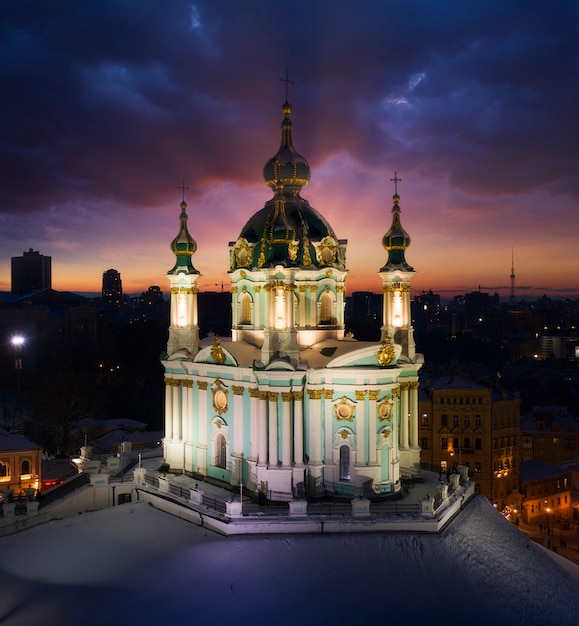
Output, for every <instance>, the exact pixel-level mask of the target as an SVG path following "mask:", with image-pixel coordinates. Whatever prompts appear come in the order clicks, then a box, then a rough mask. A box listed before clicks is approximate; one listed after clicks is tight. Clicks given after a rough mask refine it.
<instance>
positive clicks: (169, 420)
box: [165, 378, 173, 440]
mask: <svg viewBox="0 0 579 626" xmlns="http://www.w3.org/2000/svg"><path fill="white" fill-rule="evenodd" d="M165 439H167V440H171V439H173V379H172V378H165Z"/></svg>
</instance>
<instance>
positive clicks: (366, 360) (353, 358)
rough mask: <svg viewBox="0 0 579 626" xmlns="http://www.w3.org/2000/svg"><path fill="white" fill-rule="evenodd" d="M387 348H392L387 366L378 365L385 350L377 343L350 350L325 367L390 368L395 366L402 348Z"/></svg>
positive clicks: (391, 345) (394, 346)
mask: <svg viewBox="0 0 579 626" xmlns="http://www.w3.org/2000/svg"><path fill="white" fill-rule="evenodd" d="M387 347H388V348H393V355H392V359H391V361H389V363H388V365H381V364H380V357H381V355H382V353H383V351H384V349H385V345H384V344H382V343H377V344H374V345H371V346H367V347H365V348H359V349H358V350H352V351H351V352H347V353H346V354H342V355H340V356H338V357H336V358H335V359H332V360H331V361H330V362H329V363H328V364H327V365H326V367H327V368H338V367H377V368H383V367H392V366H395V365H396V363H397V361H398V357H399V356H400V354H401V353H402V346H400V345H398V344H387Z"/></svg>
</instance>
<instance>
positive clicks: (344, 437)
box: [340, 430, 348, 439]
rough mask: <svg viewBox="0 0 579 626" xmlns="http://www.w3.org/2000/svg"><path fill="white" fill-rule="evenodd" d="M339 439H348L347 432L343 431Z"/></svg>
mask: <svg viewBox="0 0 579 626" xmlns="http://www.w3.org/2000/svg"><path fill="white" fill-rule="evenodd" d="M340 437H341V438H342V439H347V438H348V431H347V430H343V431H342V432H341V433H340Z"/></svg>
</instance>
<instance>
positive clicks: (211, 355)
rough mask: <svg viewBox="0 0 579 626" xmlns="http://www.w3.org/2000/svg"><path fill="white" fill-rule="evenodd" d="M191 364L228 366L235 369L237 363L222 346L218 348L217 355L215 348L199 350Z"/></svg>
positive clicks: (208, 347) (209, 347)
mask: <svg viewBox="0 0 579 626" xmlns="http://www.w3.org/2000/svg"><path fill="white" fill-rule="evenodd" d="M193 363H215V364H216V365H228V366H233V367H237V361H236V360H235V358H234V357H233V355H232V354H231V352H229V350H226V349H225V348H224V347H223V346H219V353H218V354H216V352H215V346H214V345H213V346H207V347H205V348H201V350H199V352H198V353H197V354H196V355H195V358H194V359H193Z"/></svg>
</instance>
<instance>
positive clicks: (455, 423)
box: [452, 415, 458, 426]
mask: <svg viewBox="0 0 579 626" xmlns="http://www.w3.org/2000/svg"><path fill="white" fill-rule="evenodd" d="M452 425H453V426H458V415H453V417H452Z"/></svg>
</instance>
